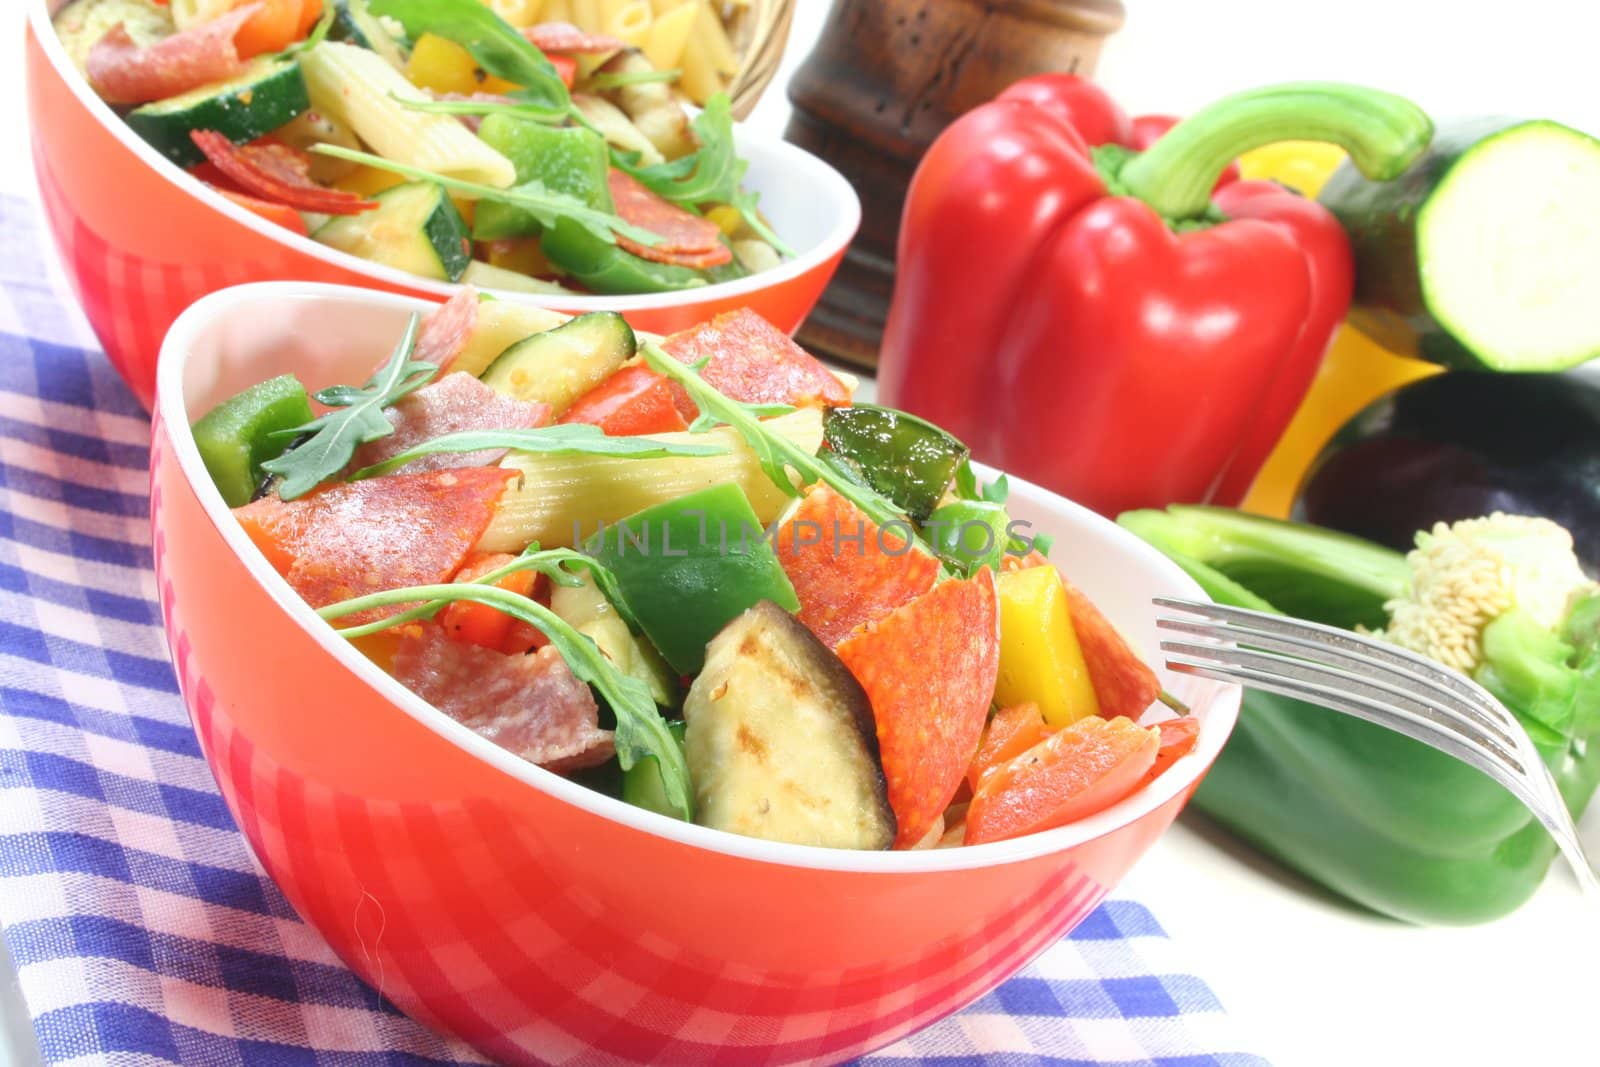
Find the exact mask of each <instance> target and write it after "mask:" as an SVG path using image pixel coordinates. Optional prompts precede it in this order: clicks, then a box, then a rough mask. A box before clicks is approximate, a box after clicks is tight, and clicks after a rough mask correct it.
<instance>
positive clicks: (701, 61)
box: [678, 33, 725, 101]
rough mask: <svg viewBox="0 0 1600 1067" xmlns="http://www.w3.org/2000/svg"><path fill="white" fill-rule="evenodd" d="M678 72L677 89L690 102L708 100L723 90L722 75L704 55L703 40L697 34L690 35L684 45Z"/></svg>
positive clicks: (707, 56)
mask: <svg viewBox="0 0 1600 1067" xmlns="http://www.w3.org/2000/svg"><path fill="white" fill-rule="evenodd" d="M678 71H679V74H678V88H679V89H682V90H683V91H684V92H685V93H686V94H688V96H689V99H691V100H697V101H705V100H709V99H710V98H711V97H713V96H715V95H716V94H717V93H720V92H722V90H723V89H724V88H725V86H724V85H723V83H722V75H721V74H719V73H717V69H716V65H715V64H714V63H713V62H712V61H711V57H710V56H709V55H708V54H707V53H706V43H705V38H704V37H701V36H699V35H698V34H695V33H692V34H690V35H689V40H688V41H687V42H686V43H685V44H684V46H683V56H682V57H681V58H680V59H679V60H678Z"/></svg>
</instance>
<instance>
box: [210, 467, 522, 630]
mask: <svg viewBox="0 0 1600 1067" xmlns="http://www.w3.org/2000/svg"><path fill="white" fill-rule="evenodd" d="M516 476H517V472H516V471H513V470H502V469H501V468H499V467H476V468H469V469H463V470H448V471H424V472H422V473H420V474H391V475H388V476H386V477H383V478H368V479H366V480H365V481H359V482H345V483H342V484H338V485H334V486H331V487H329V488H327V489H324V490H322V491H320V492H317V493H312V494H310V495H309V496H303V497H298V498H296V499H294V500H289V501H284V500H280V499H279V498H278V497H276V496H269V497H263V498H262V499H260V500H257V501H254V502H252V503H249V504H246V505H245V506H244V507H241V508H236V509H234V515H235V516H237V518H238V520H239V523H240V525H242V526H243V527H244V529H245V532H246V533H247V534H249V535H250V539H251V540H252V541H254V542H255V543H256V545H257V547H259V548H260V549H261V551H262V553H263V554H264V555H266V557H267V559H268V560H270V561H271V562H272V564H273V566H274V567H275V568H277V570H278V572H279V573H280V574H282V575H283V576H284V577H285V578H287V579H288V580H289V584H290V585H291V586H293V587H294V590H295V592H297V593H299V594H300V596H301V597H302V598H304V599H305V601H306V603H308V604H310V605H311V606H312V607H314V608H320V607H324V606H325V605H328V604H332V603H335V602H337V601H340V600H345V599H348V598H350V597H356V596H363V595H365V594H367V593H377V592H381V591H384V590H388V589H397V588H400V587H402V586H408V585H428V584H433V583H437V582H447V581H449V580H450V576H451V575H452V574H454V573H455V572H456V570H457V569H458V568H459V567H460V566H461V561H462V560H464V559H465V558H466V556H467V553H468V552H470V551H471V550H472V547H473V545H475V544H476V543H477V541H478V538H479V537H481V536H482V535H483V531H484V528H485V527H487V526H488V525H489V520H490V518H492V517H493V515H494V509H495V504H496V502H497V501H499V499H500V494H501V493H502V492H504V490H505V487H506V483H507V482H508V481H510V480H511V479H513V478H515V477H516ZM399 610H401V609H399V608H376V609H373V610H371V611H367V612H362V613H360V614H358V615H348V616H345V618H344V619H343V620H341V621H342V623H343V624H344V625H355V624H357V623H364V622H370V621H372V620H374V619H380V618H384V617H386V616H388V615H391V614H395V613H396V612H398V611H399Z"/></svg>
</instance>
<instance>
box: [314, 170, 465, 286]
mask: <svg viewBox="0 0 1600 1067" xmlns="http://www.w3.org/2000/svg"><path fill="white" fill-rule="evenodd" d="M375 199H376V200H377V201H378V206H377V208H376V209H374V210H372V211H364V212H362V213H361V214H359V215H344V216H341V217H339V218H336V219H333V220H332V221H330V222H328V223H327V224H326V225H324V226H322V227H320V228H319V229H318V230H317V232H316V233H314V234H312V235H311V236H313V237H315V238H316V239H317V240H319V241H321V242H322V243H323V244H325V245H329V246H330V247H333V248H337V249H339V250H340V251H341V252H349V253H351V254H352V255H357V256H360V257H361V258H362V259H370V260H371V261H372V262H374V263H382V264H384V265H385V266H389V267H398V268H399V269H400V270H404V271H410V272H411V273H412V274H420V275H421V276H422V277H424V278H435V279H437V280H439V281H445V282H453V281H456V280H457V279H459V278H460V277H461V275H462V274H463V273H465V272H466V269H467V264H469V263H471V262H472V241H471V240H470V238H469V237H468V236H467V224H466V222H465V220H463V219H462V218H461V213H460V212H459V211H457V210H456V206H455V204H453V203H451V202H450V198H449V197H448V196H446V195H445V191H444V187H443V186H441V185H438V184H437V183H435V182H407V183H406V184H404V185H396V186H395V187H394V188H392V189H385V190H384V191H383V192H381V193H379V194H378V195H377V197H376V198H375Z"/></svg>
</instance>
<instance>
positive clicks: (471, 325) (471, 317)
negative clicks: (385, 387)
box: [411, 285, 478, 371]
mask: <svg viewBox="0 0 1600 1067" xmlns="http://www.w3.org/2000/svg"><path fill="white" fill-rule="evenodd" d="M477 328H478V291H477V290H476V289H474V288H473V287H472V286H470V285H467V286H463V287H462V288H460V289H458V290H456V295H455V296H452V297H451V298H450V299H449V300H447V301H445V303H443V304H442V305H440V306H439V308H438V309H437V310H435V311H434V312H433V313H432V314H430V315H429V316H428V317H427V318H426V319H424V320H423V322H422V329H420V330H418V331H417V346H416V349H415V350H414V351H413V352H412V353H411V358H412V359H418V360H422V361H424V362H427V363H437V364H438V365H439V369H440V370H441V371H446V370H449V369H450V364H451V363H453V362H455V358H456V356H458V355H460V354H461V350H462V349H463V348H465V347H466V346H467V341H469V340H470V339H471V338H472V331H473V330H475V329H477Z"/></svg>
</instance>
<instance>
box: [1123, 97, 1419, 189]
mask: <svg viewBox="0 0 1600 1067" xmlns="http://www.w3.org/2000/svg"><path fill="white" fill-rule="evenodd" d="M1432 137H1433V123H1432V122H1431V121H1430V120H1429V119H1428V116H1427V114H1426V113H1424V112H1423V110H1422V109H1421V108H1419V107H1418V106H1417V105H1416V104H1413V103H1412V102H1411V101H1409V100H1407V99H1405V98H1404V97H1399V96H1395V95H1394V94H1392V93H1385V92H1381V91H1380V90H1377V89H1368V88H1365V87H1363V86H1359V85H1345V84H1342V83H1340V82H1289V83H1286V84H1283V85H1269V86H1266V87H1265V88H1261V89H1251V90H1249V91H1247V92H1242V93H1235V94H1233V95H1232V96H1226V97H1223V98H1222V99H1221V100H1218V101H1217V102H1216V103H1214V104H1212V105H1210V106H1209V107H1206V108H1204V109H1202V110H1200V111H1197V112H1195V113H1194V114H1193V115H1192V116H1190V117H1189V118H1187V119H1185V120H1183V121H1182V122H1180V123H1178V124H1177V125H1176V126H1174V127H1173V128H1172V129H1171V130H1168V131H1167V133H1166V134H1165V135H1164V136H1163V137H1162V138H1161V139H1160V140H1159V141H1157V142H1156V143H1155V144H1154V145H1152V146H1151V147H1150V148H1149V150H1147V151H1146V152H1144V153H1142V154H1141V155H1139V156H1137V157H1135V158H1134V159H1132V160H1129V162H1128V163H1127V165H1126V166H1124V167H1123V168H1122V171H1121V174H1120V175H1119V177H1120V179H1121V182H1122V185H1123V187H1124V188H1125V189H1126V190H1127V192H1128V193H1129V194H1130V195H1132V196H1136V197H1138V198H1139V199H1140V200H1143V201H1144V202H1145V203H1147V204H1149V205H1150V206H1151V207H1153V208H1155V210H1156V211H1157V212H1159V213H1160V214H1161V215H1163V216H1165V217H1166V218H1169V219H1176V220H1182V219H1193V218H1198V217H1200V216H1201V215H1203V214H1205V212H1206V210H1207V209H1208V208H1209V207H1210V206H1211V189H1212V186H1214V185H1215V184H1216V182H1217V178H1218V177H1219V176H1220V175H1221V174H1222V172H1223V170H1224V169H1225V168H1226V167H1227V166H1228V163H1229V162H1230V161H1232V160H1233V159H1235V158H1236V157H1238V156H1239V155H1240V154H1241V153H1244V152H1248V151H1250V149H1252V148H1260V147H1261V146H1262V145H1266V144H1272V143H1274V142H1276V141H1330V142H1332V143H1333V144H1336V145H1339V146H1340V147H1342V148H1344V149H1345V150H1346V151H1348V152H1349V153H1350V159H1351V162H1353V163H1354V164H1355V165H1356V167H1357V168H1358V169H1359V170H1360V171H1361V173H1362V174H1364V175H1366V176H1367V177H1369V178H1372V179H1373V180H1375V181H1388V180H1389V179H1391V178H1394V177H1397V176H1398V175H1400V174H1401V173H1402V172H1403V171H1404V170H1405V169H1406V168H1407V167H1409V166H1410V165H1411V164H1412V163H1413V162H1414V161H1415V160H1416V158H1417V156H1419V155H1420V154H1421V153H1422V151H1423V149H1425V148H1426V147H1427V146H1428V142H1429V140H1430V139H1431V138H1432Z"/></svg>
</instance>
